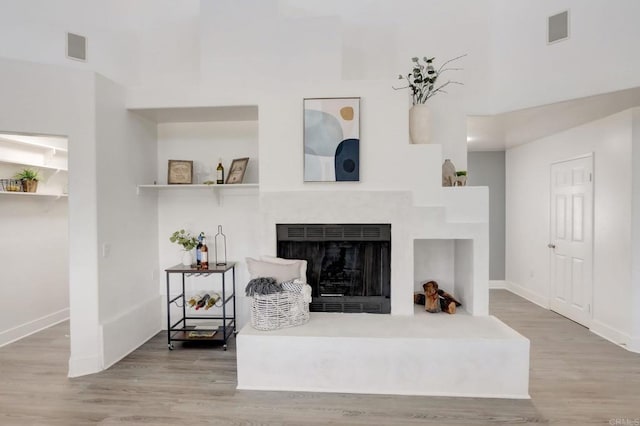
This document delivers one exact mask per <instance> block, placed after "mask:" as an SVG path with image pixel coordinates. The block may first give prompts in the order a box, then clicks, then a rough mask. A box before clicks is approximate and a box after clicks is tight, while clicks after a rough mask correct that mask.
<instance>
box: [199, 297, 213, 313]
mask: <svg viewBox="0 0 640 426" xmlns="http://www.w3.org/2000/svg"><path fill="white" fill-rule="evenodd" d="M210 298H211V296H209V295H208V294H205V295H204V296H202V299H200V300H199V301H198V303H197V304H196V311H197V310H198V309H200V308H202V307H203V306H204V305H206V304H207V300H209V299H210Z"/></svg>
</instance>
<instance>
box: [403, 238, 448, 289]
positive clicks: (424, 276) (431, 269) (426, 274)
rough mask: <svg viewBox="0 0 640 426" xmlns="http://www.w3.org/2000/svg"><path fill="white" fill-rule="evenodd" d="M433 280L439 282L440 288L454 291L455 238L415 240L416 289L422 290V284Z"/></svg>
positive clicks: (414, 275) (414, 274) (414, 266)
mask: <svg viewBox="0 0 640 426" xmlns="http://www.w3.org/2000/svg"><path fill="white" fill-rule="evenodd" d="M432 280H433V281H436V282H437V283H438V286H439V288H441V289H443V290H445V291H448V292H449V293H452V294H453V293H454V285H455V241H454V240H415V241H414V242H413V281H414V284H413V286H414V288H413V289H414V291H415V292H422V291H423V288H422V284H424V283H425V282H426V281H432Z"/></svg>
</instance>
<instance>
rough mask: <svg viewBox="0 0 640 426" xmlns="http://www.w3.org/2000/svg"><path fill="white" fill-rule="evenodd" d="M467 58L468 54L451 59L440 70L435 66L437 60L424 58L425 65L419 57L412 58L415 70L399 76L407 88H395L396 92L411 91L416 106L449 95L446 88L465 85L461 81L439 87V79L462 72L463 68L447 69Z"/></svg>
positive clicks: (453, 81)
mask: <svg viewBox="0 0 640 426" xmlns="http://www.w3.org/2000/svg"><path fill="white" fill-rule="evenodd" d="M465 56H467V55H466V54H464V55H460V56H456V57H455V58H453V59H449V60H448V61H446V62H445V63H443V64H442V65H441V66H440V67H439V68H438V69H436V67H435V65H434V60H435V58H428V57H426V56H425V57H423V58H422V60H423V61H424V63H422V62H420V59H419V58H418V57H413V58H411V61H412V62H413V69H412V70H411V72H410V73H409V74H407V75H406V76H405V75H402V74H400V75H399V76H398V79H399V80H405V81H406V82H407V85H406V86H403V87H393V89H395V90H402V89H410V90H411V97H412V100H413V104H414V105H418V104H424V103H426V102H427V100H428V99H430V98H432V97H433V96H435V95H436V94H438V93H447V92H446V91H445V90H444V88H445V87H447V86H448V85H450V84H463V83H461V82H459V81H455V80H448V81H447V82H445V83H442V84H440V85H438V78H439V77H440V76H441V75H442V74H444V73H445V72H447V71H460V70H462V68H451V67H447V65H449V64H450V63H452V62H453V61H456V60H458V59H460V58H463V57H465Z"/></svg>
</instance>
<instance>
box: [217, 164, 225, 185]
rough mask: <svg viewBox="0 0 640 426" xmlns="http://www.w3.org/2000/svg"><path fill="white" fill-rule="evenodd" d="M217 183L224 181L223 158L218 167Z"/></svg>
mask: <svg viewBox="0 0 640 426" xmlns="http://www.w3.org/2000/svg"><path fill="white" fill-rule="evenodd" d="M216 183H217V184H221V183H224V166H223V165H222V160H220V161H219V162H218V167H217V168H216Z"/></svg>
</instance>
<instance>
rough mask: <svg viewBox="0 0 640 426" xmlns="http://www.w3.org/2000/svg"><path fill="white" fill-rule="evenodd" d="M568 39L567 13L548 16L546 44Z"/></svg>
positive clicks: (566, 11)
mask: <svg viewBox="0 0 640 426" xmlns="http://www.w3.org/2000/svg"><path fill="white" fill-rule="evenodd" d="M568 38H569V11H568V10H565V11H564V12H560V13H558V14H556V15H553V16H549V19H548V21H547V43H549V44H551V43H555V42H558V41H562V40H566V39H568Z"/></svg>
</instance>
